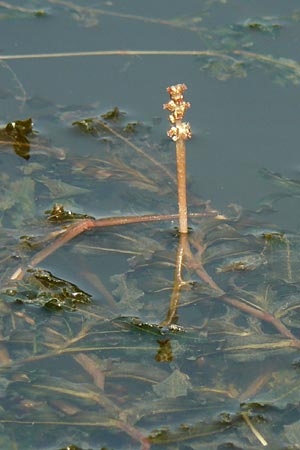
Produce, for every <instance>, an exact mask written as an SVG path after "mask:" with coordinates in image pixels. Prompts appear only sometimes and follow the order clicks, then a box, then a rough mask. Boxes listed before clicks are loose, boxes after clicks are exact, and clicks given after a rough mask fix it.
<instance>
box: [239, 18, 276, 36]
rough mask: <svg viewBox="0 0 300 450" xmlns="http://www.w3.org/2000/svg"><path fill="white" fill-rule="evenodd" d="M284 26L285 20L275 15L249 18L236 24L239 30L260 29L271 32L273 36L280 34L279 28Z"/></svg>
mask: <svg viewBox="0 0 300 450" xmlns="http://www.w3.org/2000/svg"><path fill="white" fill-rule="evenodd" d="M283 26H284V22H283V21H282V20H281V19H279V18H278V17H275V16H265V17H256V18H248V19H246V20H244V21H243V22H240V23H239V24H238V25H236V26H234V28H235V29H237V30H242V29H246V30H247V29H248V30H250V31H258V32H261V33H269V34H271V35H272V37H275V36H277V35H278V32H279V30H280V29H281V28H282V27H283Z"/></svg>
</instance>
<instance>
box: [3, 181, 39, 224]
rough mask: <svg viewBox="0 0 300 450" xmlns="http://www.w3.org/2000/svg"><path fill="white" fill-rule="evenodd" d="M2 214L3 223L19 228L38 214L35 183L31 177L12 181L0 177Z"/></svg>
mask: <svg viewBox="0 0 300 450" xmlns="http://www.w3.org/2000/svg"><path fill="white" fill-rule="evenodd" d="M0 183H1V184H0V193H1V196H0V212H1V217H2V221H5V222H6V223H8V222H11V225H12V226H15V227H19V226H20V225H21V224H22V223H26V221H28V220H31V219H32V218H33V217H34V215H35V213H36V199H35V188H36V185H35V182H34V180H32V179H31V178H30V177H23V178H19V179H18V180H16V181H10V180H9V178H8V177H7V175H6V174H2V175H0Z"/></svg>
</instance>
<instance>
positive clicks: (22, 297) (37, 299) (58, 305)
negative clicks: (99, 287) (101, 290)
mask: <svg viewBox="0 0 300 450" xmlns="http://www.w3.org/2000/svg"><path fill="white" fill-rule="evenodd" d="M3 296H7V298H10V299H11V300H14V301H17V302H21V303H24V304H31V305H35V306H41V307H46V308H48V309H54V310H65V309H66V310H72V311H73V310H76V309H77V308H78V305H84V304H89V303H90V302H91V295H90V294H88V293H87V292H84V291H83V290H81V289H80V288H79V287H78V286H76V285H75V284H73V283H70V282H69V281H66V280H63V279H61V278H58V277H55V276H54V275H52V274H51V272H48V271H46V270H41V269H35V270H34V269H31V270H28V271H27V273H26V275H25V278H24V280H22V281H20V282H19V283H18V285H17V287H16V289H12V290H7V291H4V292H3Z"/></svg>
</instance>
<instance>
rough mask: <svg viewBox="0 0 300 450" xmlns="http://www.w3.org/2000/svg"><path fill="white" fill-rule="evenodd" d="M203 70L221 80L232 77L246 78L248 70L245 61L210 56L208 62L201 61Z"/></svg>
mask: <svg viewBox="0 0 300 450" xmlns="http://www.w3.org/2000/svg"><path fill="white" fill-rule="evenodd" d="M201 70H204V71H207V72H209V74H210V75H211V76H212V77H213V78H216V79H217V80H220V81H227V80H229V79H231V78H246V76H247V70H246V64H245V62H244V61H239V60H235V59H234V58H228V59H227V58H226V59H222V58H219V57H210V58H209V59H208V60H207V62H206V63H204V64H203V60H202V61H201Z"/></svg>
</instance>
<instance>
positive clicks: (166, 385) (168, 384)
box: [153, 369, 192, 398]
mask: <svg viewBox="0 0 300 450" xmlns="http://www.w3.org/2000/svg"><path fill="white" fill-rule="evenodd" d="M191 388H192V384H191V382H190V378H189V376H188V375H186V374H185V373H183V372H180V370H178V369H176V370H174V372H172V374H171V375H170V376H168V378H166V379H165V380H163V381H161V382H160V383H158V384H155V385H154V386H153V390H154V392H155V393H156V394H157V395H158V396H159V397H162V398H176V397H182V396H185V395H187V393H188V391H189V390H190V389H191Z"/></svg>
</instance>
